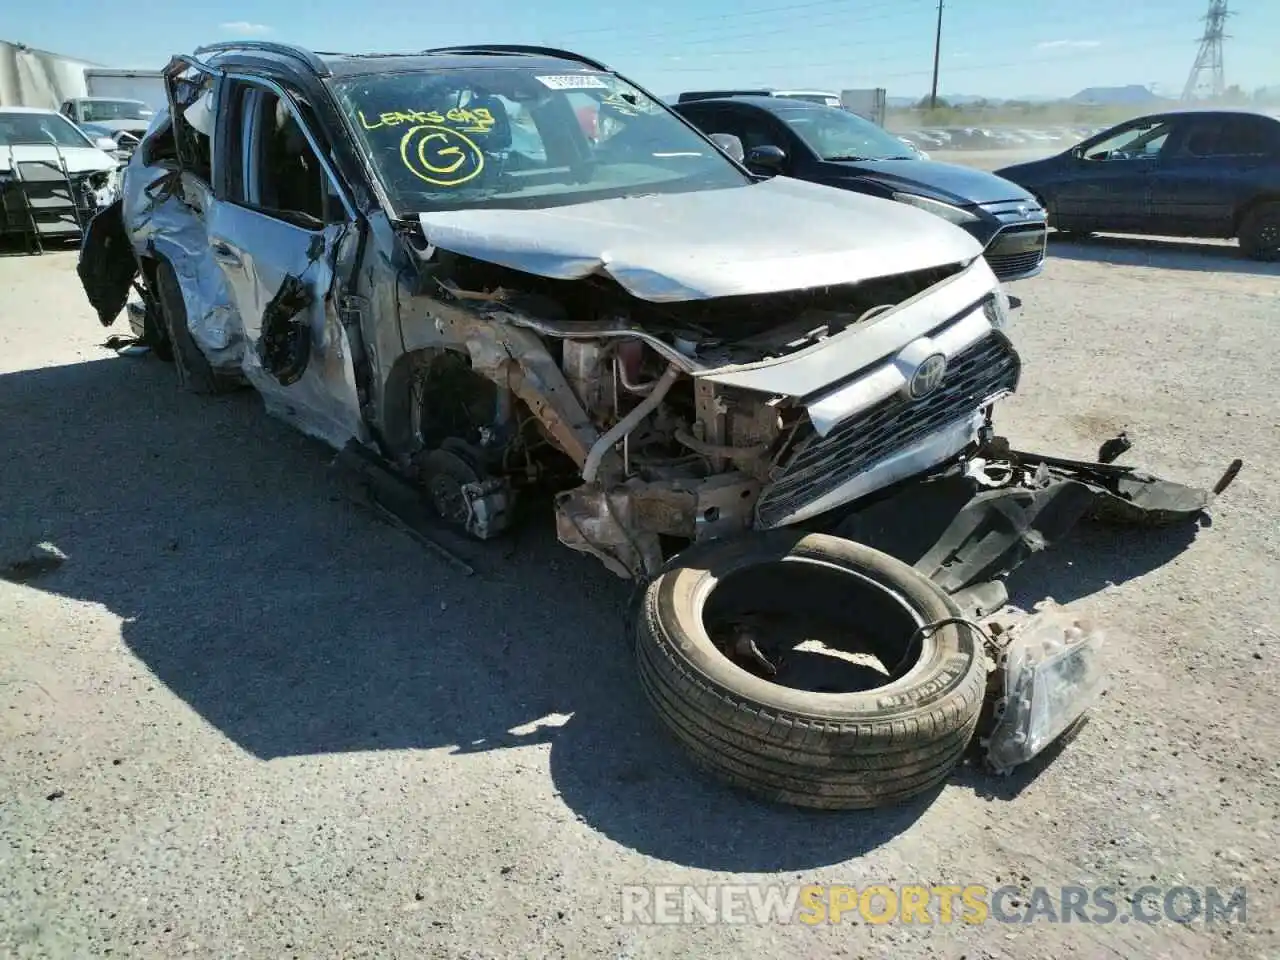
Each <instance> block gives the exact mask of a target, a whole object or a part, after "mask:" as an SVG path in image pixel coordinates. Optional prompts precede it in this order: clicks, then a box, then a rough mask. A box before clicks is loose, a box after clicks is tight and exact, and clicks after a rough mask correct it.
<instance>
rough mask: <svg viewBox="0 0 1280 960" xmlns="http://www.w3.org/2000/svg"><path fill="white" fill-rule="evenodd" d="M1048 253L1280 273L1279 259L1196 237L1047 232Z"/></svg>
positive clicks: (1178, 266)
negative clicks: (1256, 256) (1263, 258)
mask: <svg viewBox="0 0 1280 960" xmlns="http://www.w3.org/2000/svg"><path fill="white" fill-rule="evenodd" d="M1049 254H1050V255H1051V256H1053V257H1057V258H1059V259H1062V260H1087V261H1092V262H1095V263H1113V264H1117V265H1123V266H1136V267H1159V268H1162V269H1165V270H1200V271H1204V272H1209V273H1247V274H1256V275H1258V276H1263V277H1280V263H1263V262H1262V261H1260V260H1250V259H1248V258H1247V257H1246V256H1245V255H1244V254H1243V253H1241V252H1240V248H1239V247H1238V246H1236V245H1234V244H1231V245H1230V246H1228V245H1226V244H1221V243H1206V242H1202V241H1196V240H1171V239H1165V238H1163V237H1137V236H1115V235H1104V236H1093V237H1086V238H1081V239H1076V238H1072V239H1067V238H1066V237H1063V236H1062V235H1061V234H1057V233H1052V232H1050V234H1049Z"/></svg>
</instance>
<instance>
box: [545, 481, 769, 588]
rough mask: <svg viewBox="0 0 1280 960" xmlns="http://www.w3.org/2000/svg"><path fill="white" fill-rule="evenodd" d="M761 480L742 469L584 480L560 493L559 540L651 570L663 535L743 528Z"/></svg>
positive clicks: (627, 574) (621, 571)
mask: <svg viewBox="0 0 1280 960" xmlns="http://www.w3.org/2000/svg"><path fill="white" fill-rule="evenodd" d="M759 493H760V484H759V482H758V481H756V480H754V479H752V478H751V477H748V476H746V475H744V474H741V473H728V474H721V475H719V476H714V477H709V478H707V479H705V480H693V479H687V480H662V481H654V482H649V483H646V482H644V481H642V480H639V479H632V480H628V481H627V482H626V483H624V484H619V485H618V486H616V487H613V488H611V489H609V490H608V491H607V492H606V491H605V490H604V488H603V487H601V486H600V485H599V484H584V485H583V486H581V487H577V488H575V489H573V490H569V491H566V492H564V493H562V494H560V495H559V496H558V497H557V498H556V531H557V534H558V536H559V539H560V542H561V543H563V544H564V545H565V546H567V547H570V548H572V549H574V550H578V551H580V552H582V553H587V554H590V555H591V556H594V557H596V558H597V559H598V560H600V561H601V562H602V563H604V565H605V566H606V567H608V568H609V569H610V570H612V571H613V572H614V573H615V574H617V575H618V576H620V577H623V578H624V579H631V578H643V577H647V576H652V575H654V573H655V572H656V571H657V570H658V568H659V567H660V566H661V564H662V562H663V558H662V552H661V546H660V541H659V539H658V538H659V537H660V536H670V537H679V538H681V539H685V540H712V539H718V538H720V537H725V536H732V535H735V534H740V533H743V532H744V531H745V530H747V529H748V526H749V523H750V518H751V511H752V509H753V507H754V505H755V500H756V497H758V496H759Z"/></svg>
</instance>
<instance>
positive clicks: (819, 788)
mask: <svg viewBox="0 0 1280 960" xmlns="http://www.w3.org/2000/svg"><path fill="white" fill-rule="evenodd" d="M780 563H781V564H785V565H787V567H786V568H785V569H786V570H787V571H788V573H800V572H801V571H802V570H814V569H818V568H821V569H822V570H823V574H822V576H823V578H824V582H825V583H826V584H829V583H830V582H831V578H832V577H833V576H834V577H841V576H843V577H847V578H848V583H849V587H850V589H849V590H848V591H847V594H846V592H845V591H843V590H841V591H840V593H841V596H840V597H839V598H838V599H837V602H839V603H843V604H844V606H845V610H846V612H848V611H854V612H855V615H856V616H859V617H860V616H862V615H863V611H864V609H865V610H866V614H867V616H870V615H871V614H872V613H873V611H872V610H871V609H870V608H872V607H874V606H876V605H877V603H875V602H866V603H865V607H864V601H870V600H873V599H874V598H873V596H872V594H873V593H875V592H877V591H878V592H880V594H881V600H880V601H878V603H879V604H883V603H885V602H892V603H894V604H897V605H898V606H899V607H900V608H901V610H902V611H903V612H902V613H901V616H902V617H903V618H904V619H906V618H907V617H908V616H909V617H910V619H909V620H907V623H908V624H909V623H911V622H916V623H919V624H920V625H924V624H930V623H934V622H935V621H944V620H946V619H947V618H951V617H956V616H957V615H958V608H957V607H956V606H955V604H954V603H953V602H952V601H951V600H950V599H949V598H948V597H947V595H946V594H945V593H944V592H943V591H942V590H941V589H940V588H939V587H937V586H936V585H935V584H933V583H932V582H930V581H929V580H928V579H926V578H925V577H924V576H922V575H921V574H920V573H919V572H917V571H914V570H912V569H911V568H910V567H908V566H907V565H906V564H904V563H902V562H900V561H898V560H896V559H894V558H893V557H890V556H888V555H887V554H884V553H881V552H880V551H878V550H873V549H871V548H870V547H866V546H863V545H861V544H857V543H853V542H851V541H848V540H843V539H840V538H838V537H832V536H828V535H825V534H804V533H802V532H799V531H795V530H777V531H769V532H767V533H758V534H754V535H751V536H745V537H741V538H735V539H733V540H724V541H713V542H709V543H704V544H699V545H696V546H694V547H692V548H690V549H689V550H686V551H684V552H683V553H682V554H680V555H678V556H677V557H675V558H673V559H672V561H671V562H670V563H669V564H668V565H667V566H666V567H665V568H664V570H663V571H662V572H661V573H660V574H659V575H658V576H657V577H656V578H655V579H654V580H653V581H652V582H651V583H650V584H649V585H648V586H647V587H646V588H645V589H644V590H643V591H642V592H641V593H640V594H639V596H638V597H637V603H638V605H639V609H638V610H637V616H636V618H635V632H636V636H635V642H636V656H637V660H638V665H639V674H640V680H641V685H642V687H643V689H644V692H645V694H646V696H647V698H648V699H649V701H650V703H651V704H652V706H653V707H654V709H655V710H656V711H657V713H658V716H659V718H660V719H661V721H662V722H663V724H664V725H665V726H666V727H667V729H668V730H669V731H670V732H671V733H672V734H673V735H674V736H675V738H676V739H677V740H678V741H679V742H680V743H681V744H682V745H683V746H684V747H685V748H686V749H687V750H688V751H689V753H690V754H691V755H692V758H693V760H694V761H695V762H696V763H697V764H698V765H699V766H701V767H703V768H704V769H707V770H709V771H710V772H711V773H713V774H715V775H717V776H719V777H720V778H721V779H723V780H725V781H728V782H729V783H731V784H733V785H735V786H738V787H741V788H744V789H746V790H748V791H750V792H752V793H755V794H757V795H759V796H761V797H763V798H765V799H768V800H772V801H776V802H781V803H787V804H791V805H795V806H802V807H816V808H826V809H865V808H871V807H879V806H886V805H890V804H895V803H901V802H902V801H904V800H907V799H909V798H911V797H914V796H917V795H919V794H922V793H926V792H928V791H929V790H931V789H933V788H934V787H936V786H938V785H939V784H940V783H942V782H943V781H944V780H945V779H946V778H947V777H948V775H949V774H950V773H951V771H952V769H953V768H954V767H955V766H956V765H957V764H958V763H959V761H960V759H961V757H962V756H963V754H964V752H965V749H966V748H967V747H968V745H969V742H970V740H971V739H972V738H973V734H974V730H975V727H976V726H977V723H978V718H979V714H980V711H981V709H982V703H983V699H984V695H985V691H986V679H987V677H986V674H987V670H986V659H985V656H984V654H983V650H982V646H981V640H980V638H979V637H978V636H977V635H975V633H974V632H973V631H972V630H971V629H970V628H969V627H967V626H964V625H962V624H957V623H954V622H952V623H946V624H943V625H941V626H938V627H936V628H934V629H932V630H930V631H928V638H929V639H928V640H927V641H920V642H918V643H916V644H913V645H912V646H913V647H914V649H915V652H916V654H918V655H917V656H915V657H913V658H912V659H913V660H914V662H913V663H911V664H909V665H907V664H904V665H903V666H901V667H900V668H899V669H896V670H894V669H893V665H892V664H888V665H887V666H889V668H890V669H891V671H892V672H891V675H890V676H888V677H886V678H885V680H886V681H887V682H886V683H885V684H884V685H883V686H880V687H876V688H875V689H870V690H860V691H857V692H850V693H811V692H808V691H805V690H799V689H794V688H791V687H786V686H781V685H779V684H775V683H772V682H770V681H769V680H766V679H764V678H763V677H761V676H756V675H754V674H753V673H750V672H748V671H747V670H745V669H742V668H741V667H739V666H737V665H735V663H734V662H733V661H731V660H730V659H729V658H728V657H726V656H725V655H724V654H722V653H721V652H720V650H719V649H718V648H717V647H716V645H715V643H714V642H713V640H712V639H711V636H710V635H709V634H708V631H707V628H706V626H705V624H704V620H703V613H704V607H705V606H706V605H707V600H708V598H709V597H710V596H711V595H712V594H713V593H714V590H715V588H716V586H717V584H719V583H723V582H724V581H725V580H726V579H727V578H729V577H731V576H733V575H734V574H738V573H741V572H743V571H746V570H749V569H750V568H753V567H771V568H773V569H779V570H781V569H784V568H779V567H777V566H776V565H777V564H780ZM793 565H794V566H793ZM818 589H820V590H823V591H827V595H828V596H829V595H830V593H829V587H828V586H825V585H823V586H819V587H818ZM780 593H782V591H780ZM860 597H861V598H863V599H862V600H860V599H859V598H860ZM884 598H888V601H886V600H885V599H884ZM791 599H792V598H791V597H789V596H786V595H780V596H778V597H776V598H775V601H780V602H781V603H783V604H784V605H785V604H786V603H788V602H790V601H791ZM801 602H802V601H801V600H800V599H796V603H797V613H798V614H799V613H801V612H802V611H801V610H799V609H798V605H799V603H801ZM893 632H895V633H896V634H898V637H897V640H896V641H895V642H896V643H897V656H898V657H900V656H902V655H903V654H905V653H906V652H907V649H906V648H907V646H908V640H910V639H911V635H912V633H913V628H911V627H910V626H907V627H906V628H905V629H904V628H902V627H901V625H896V626H895V627H894V628H893ZM885 654H887V655H889V656H891V657H893V658H894V659H897V657H895V656H894V651H893V650H886V651H885ZM884 659H885V656H884V655H882V656H881V660H882V661H884Z"/></svg>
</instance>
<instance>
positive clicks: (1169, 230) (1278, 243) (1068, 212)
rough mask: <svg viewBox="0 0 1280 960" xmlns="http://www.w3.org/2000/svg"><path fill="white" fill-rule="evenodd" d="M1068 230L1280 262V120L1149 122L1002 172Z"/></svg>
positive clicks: (1242, 115)
mask: <svg viewBox="0 0 1280 960" xmlns="http://www.w3.org/2000/svg"><path fill="white" fill-rule="evenodd" d="M997 172H998V173H999V174H1000V176H1002V177H1006V178H1008V179H1009V180H1012V181H1013V182H1014V183H1018V184H1021V185H1022V186H1024V187H1026V188H1027V189H1028V190H1030V191H1031V192H1032V193H1034V194H1035V195H1036V196H1037V197H1038V198H1039V199H1040V201H1041V202H1042V203H1043V204H1044V206H1046V207H1047V208H1048V210H1049V217H1050V220H1051V222H1052V224H1053V226H1054V227H1055V228H1056V229H1057V230H1059V231H1062V232H1065V233H1071V234H1078V235H1087V234H1090V233H1093V232H1095V231H1113V232H1115V233H1138V234H1147V235H1155V236H1170V237H1218V238H1229V237H1236V238H1238V239H1239V241H1240V248H1241V249H1242V250H1243V251H1244V253H1245V254H1247V255H1248V256H1250V257H1252V258H1254V259H1257V260H1271V261H1275V260H1280V121H1278V120H1276V119H1275V118H1273V117H1268V116H1266V115H1264V114H1260V113H1253V112H1249V111H1244V110H1193V111H1184V112H1181V113H1162V114H1154V115H1151V116H1145V117H1140V118H1138V119H1137V120H1130V121H1129V122H1128V123H1122V124H1120V125H1118V126H1115V127H1112V128H1110V129H1109V130H1104V131H1103V132H1102V133H1099V134H1097V135H1096V136H1093V137H1090V138H1089V139H1088V140H1085V141H1084V142H1083V143H1081V144H1079V145H1078V146H1075V147H1072V148H1071V149H1070V150H1068V151H1066V152H1065V153H1060V154H1058V155H1057V156H1054V157H1049V158H1048V159H1047V160H1038V161H1036V162H1034V163H1020V164H1018V165H1016V166H1012V167H1005V168H1004V169H1003V170H999V171H997Z"/></svg>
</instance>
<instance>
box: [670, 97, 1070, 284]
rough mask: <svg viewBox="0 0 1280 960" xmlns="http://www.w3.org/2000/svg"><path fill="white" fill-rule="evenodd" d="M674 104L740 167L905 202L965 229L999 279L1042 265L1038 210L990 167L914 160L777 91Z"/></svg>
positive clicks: (894, 143)
mask: <svg viewBox="0 0 1280 960" xmlns="http://www.w3.org/2000/svg"><path fill="white" fill-rule="evenodd" d="M675 110H676V111H677V112H678V113H680V114H681V115H682V116H684V117H686V118H688V119H689V120H690V121H692V122H693V123H694V124H696V125H697V126H698V127H699V128H700V129H701V130H702V131H703V132H705V133H707V134H719V135H726V134H727V135H730V136H732V137H736V138H737V140H738V141H739V142H740V144H741V146H742V149H743V151H744V153H745V156H744V157H743V158H742V159H743V160H744V162H745V163H746V164H747V166H748V168H750V169H752V170H753V171H755V172H758V173H770V174H783V175H785V176H788V177H795V178H797V179H799V180H809V181H811V182H813V183H821V184H826V185H828V186H832V187H838V188H840V189H843V190H855V191H857V192H858V193H867V194H871V195H872V196H876V197H885V198H887V199H892V200H897V201H899V202H901V203H909V204H911V205H912V206H916V207H919V208H920V209H922V210H928V211H929V212H930V213H935V214H937V215H938V216H940V217H942V218H943V219H944V220H948V221H950V222H951V223H954V224H956V225H957V226H960V227H963V228H964V229H965V230H966V231H968V232H969V233H970V234H971V235H972V236H973V237H974V238H975V239H976V240H977V241H978V242H979V243H981V244H982V246H983V248H984V250H985V256H986V258H987V262H988V263H989V264H991V269H992V270H993V271H994V272H995V275H996V276H997V277H998V278H999V279H1000V280H1001V281H1009V280H1022V279H1026V278H1028V277H1034V276H1035V275H1037V274H1038V273H1040V272H1041V271H1042V270H1043V269H1044V257H1045V239H1046V235H1047V233H1048V228H1047V223H1046V216H1045V211H1044V209H1043V208H1042V207H1041V206H1040V204H1039V203H1038V202H1037V201H1036V198H1035V197H1034V196H1032V194H1031V193H1029V192H1028V191H1027V190H1025V189H1023V188H1022V187H1020V186H1018V185H1017V184H1016V183H1011V182H1010V181H1008V180H1005V179H1004V178H1002V177H998V176H996V175H995V174H992V173H987V172H986V171H983V170H975V169H973V168H971V167H963V166H960V165H958V164H953V163H938V162H936V161H933V160H925V159H923V158H921V157H920V156H919V155H918V154H917V153H916V152H915V151H914V150H913V149H912V148H911V147H910V146H908V145H907V144H906V143H904V142H903V141H902V140H900V139H898V138H897V137H895V136H893V135H892V134H890V133H888V132H887V131H885V130H884V129H883V128H881V127H879V126H877V125H876V124H874V123H872V122H871V121H870V120H865V119H863V118H862V117H859V116H857V115H856V114H853V113H850V112H849V111H847V110H841V109H838V108H835V107H828V106H823V105H822V104H816V103H808V102H805V101H802V100H792V99H785V98H782V97H774V96H769V97H756V96H738V95H734V96H731V97H725V98H722V99H712V98H698V99H693V100H684V101H682V102H679V103H677V104H676V105H675Z"/></svg>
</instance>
